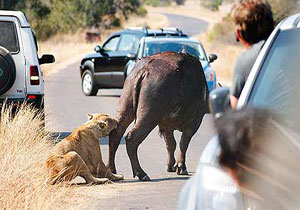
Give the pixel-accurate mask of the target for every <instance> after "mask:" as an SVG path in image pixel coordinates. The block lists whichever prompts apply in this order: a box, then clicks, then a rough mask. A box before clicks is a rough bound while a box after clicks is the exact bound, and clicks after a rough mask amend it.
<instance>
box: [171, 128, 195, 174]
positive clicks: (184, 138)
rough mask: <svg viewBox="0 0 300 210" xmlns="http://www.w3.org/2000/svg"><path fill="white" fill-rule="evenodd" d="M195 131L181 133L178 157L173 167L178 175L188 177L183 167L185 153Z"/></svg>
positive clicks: (184, 166)
mask: <svg viewBox="0 0 300 210" xmlns="http://www.w3.org/2000/svg"><path fill="white" fill-rule="evenodd" d="M196 131H197V129H193V130H186V131H183V132H182V135H181V139H180V143H179V155H178V160H177V164H176V167H175V168H176V172H177V174H178V175H188V171H187V169H186V165H185V157H186V151H187V148H188V146H189V144H190V141H191V139H192V137H193V135H194V134H195V133H196Z"/></svg>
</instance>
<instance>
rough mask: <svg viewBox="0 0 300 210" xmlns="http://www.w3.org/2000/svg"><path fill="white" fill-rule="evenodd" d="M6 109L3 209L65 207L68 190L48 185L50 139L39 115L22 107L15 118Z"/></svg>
mask: <svg viewBox="0 0 300 210" xmlns="http://www.w3.org/2000/svg"><path fill="white" fill-rule="evenodd" d="M11 110H12V107H11V106H4V108H3V109H2V113H1V119H0V165H1V167H0V206H1V208H2V209H7V210H9V209H46V210H47V209H59V208H64V207H66V204H65V203H63V202H62V199H65V198H66V195H67V193H69V192H68V188H61V187H57V186H49V185H47V184H46V180H47V175H48V172H47V170H46V167H45V161H46V158H47V157H48V156H49V154H50V151H51V145H50V143H49V136H48V134H47V133H45V131H44V129H43V127H42V126H41V123H42V121H41V117H40V114H37V112H36V111H34V110H32V109H31V107H30V106H26V105H21V106H20V107H19V108H18V109H17V111H16V114H15V116H14V117H12V115H11Z"/></svg>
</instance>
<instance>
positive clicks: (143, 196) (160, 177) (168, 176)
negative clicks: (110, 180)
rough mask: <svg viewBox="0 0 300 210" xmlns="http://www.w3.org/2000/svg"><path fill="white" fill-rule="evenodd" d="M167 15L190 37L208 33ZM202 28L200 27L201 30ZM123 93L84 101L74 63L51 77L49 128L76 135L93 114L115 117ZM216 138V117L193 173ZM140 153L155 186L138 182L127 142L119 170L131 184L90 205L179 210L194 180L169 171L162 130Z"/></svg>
mask: <svg viewBox="0 0 300 210" xmlns="http://www.w3.org/2000/svg"><path fill="white" fill-rule="evenodd" d="M165 15H167V17H168V19H169V22H170V26H177V27H179V28H181V29H182V30H183V31H185V32H187V33H188V34H190V35H195V34H199V33H201V32H203V31H205V30H206V28H207V24H206V23H205V22H203V21H202V20H197V19H195V18H188V17H184V16H179V15H170V14H165ZM197 21H198V22H197ZM190 23H193V24H190ZM198 25H199V27H195V26H198ZM200 25H201V26H200ZM202 25H203V26H202ZM91 50H92V49H91ZM121 92H122V90H120V89H112V90H100V91H99V92H98V95H97V96H95V97H86V96H84V95H83V93H82V91H81V86H80V76H79V61H74V63H73V64H71V65H69V66H68V67H66V68H65V69H63V70H60V71H58V72H56V73H53V74H50V75H49V76H48V77H47V78H46V81H45V109H46V127H47V129H48V130H49V131H53V132H70V131H72V130H73V129H74V128H76V127H77V126H79V125H81V124H82V123H84V122H85V121H86V120H87V114H88V113H98V112H101V113H106V114H109V115H111V116H115V112H116V107H117V103H118V100H119V97H120V94H121ZM213 133H214V132H213V126H212V118H211V116H210V115H206V116H205V117H204V120H203V123H202V125H201V127H200V128H199V130H198V132H197V133H196V134H195V136H194V137H193V139H192V141H191V143H190V146H189V149H188V152H187V167H188V170H189V172H190V174H193V173H194V172H195V171H196V166H197V163H198V160H199V157H200V155H201V152H202V150H203V148H204V146H205V145H206V143H207V141H208V140H209V139H210V138H211V137H212V136H213ZM175 138H176V140H177V142H178V141H179V139H180V133H179V132H175ZM101 149H102V154H103V156H104V157H103V159H104V161H107V154H108V140H107V139H103V140H101ZM138 154H139V159H140V163H141V166H142V167H143V169H144V170H145V171H146V172H147V173H148V175H149V176H150V178H151V179H152V181H151V182H138V181H137V178H135V179H133V178H132V172H131V166H130V163H129V158H128V156H127V153H126V147H125V144H124V139H123V140H122V141H121V145H120V147H119V149H118V151H117V155H116V166H117V170H118V172H119V173H122V174H124V175H125V181H123V182H120V183H117V184H113V185H107V186H93V187H90V189H91V191H92V188H97V189H98V188H99V189H100V190H101V192H102V194H101V195H100V194H99V195H98V194H97V195H96V198H97V199H96V201H95V202H93V203H92V204H90V205H91V206H90V207H94V208H96V209H122V210H123V209H160V210H164V209H166V210H167V209H176V206H177V201H178V196H179V192H180V190H181V188H182V187H183V185H184V183H185V182H186V180H187V179H188V178H189V176H177V175H176V174H175V173H167V172H166V159H167V152H166V148H165V143H164V140H163V139H161V138H160V137H159V135H158V129H157V128H156V129H154V130H153V131H152V132H151V133H150V134H149V136H148V137H147V138H146V140H145V141H144V142H143V143H142V144H141V146H140V147H139V151H138ZM80 187H82V186H79V188H80ZM85 190H86V188H85ZM84 192H86V191H84ZM87 192H89V191H87ZM93 196H95V195H93ZM93 196H92V197H93Z"/></svg>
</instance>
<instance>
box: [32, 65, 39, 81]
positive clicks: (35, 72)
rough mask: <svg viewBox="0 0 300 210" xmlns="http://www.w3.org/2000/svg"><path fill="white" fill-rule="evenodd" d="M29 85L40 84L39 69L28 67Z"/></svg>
mask: <svg viewBox="0 0 300 210" xmlns="http://www.w3.org/2000/svg"><path fill="white" fill-rule="evenodd" d="M30 84H31V85H39V84H40V76H39V69H38V67H37V66H30Z"/></svg>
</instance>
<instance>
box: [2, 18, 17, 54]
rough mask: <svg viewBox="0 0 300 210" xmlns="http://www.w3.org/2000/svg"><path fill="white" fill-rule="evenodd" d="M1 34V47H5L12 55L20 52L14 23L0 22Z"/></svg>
mask: <svg viewBox="0 0 300 210" xmlns="http://www.w3.org/2000/svg"><path fill="white" fill-rule="evenodd" d="M0 34H1V36H0V46H2V47H5V48H6V49H7V50H8V51H9V52H10V53H17V52H19V45H18V39H17V31H16V27H15V24H14V23H13V22H8V21H0Z"/></svg>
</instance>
